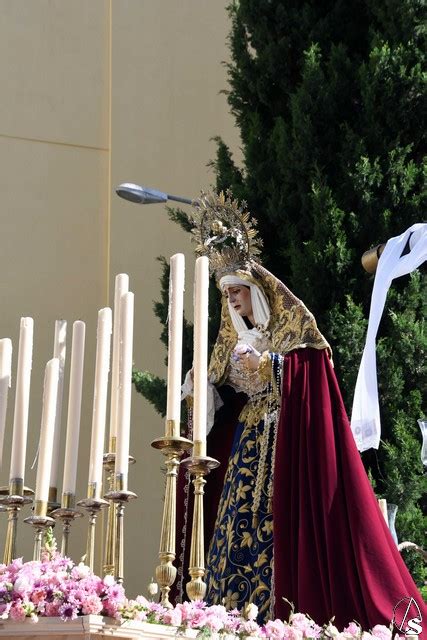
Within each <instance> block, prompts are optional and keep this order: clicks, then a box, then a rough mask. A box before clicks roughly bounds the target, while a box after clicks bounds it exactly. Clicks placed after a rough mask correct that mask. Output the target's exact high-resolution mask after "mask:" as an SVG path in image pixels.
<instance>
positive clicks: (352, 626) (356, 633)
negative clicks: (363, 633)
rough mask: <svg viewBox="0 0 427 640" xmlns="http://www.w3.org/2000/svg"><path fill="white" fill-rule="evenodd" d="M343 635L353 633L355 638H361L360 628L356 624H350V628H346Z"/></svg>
mask: <svg viewBox="0 0 427 640" xmlns="http://www.w3.org/2000/svg"><path fill="white" fill-rule="evenodd" d="M343 633H351V634H352V635H353V636H356V637H359V635H360V627H359V625H358V624H357V623H356V622H350V624H349V625H348V627H345V629H344V631H343Z"/></svg>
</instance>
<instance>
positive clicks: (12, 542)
mask: <svg viewBox="0 0 427 640" xmlns="http://www.w3.org/2000/svg"><path fill="white" fill-rule="evenodd" d="M33 495H34V491H33V490H32V489H28V487H24V481H23V479H22V478H15V479H13V480H11V481H10V483H9V486H8V487H1V488H0V496H1V497H0V504H1V505H4V506H5V507H6V509H7V513H8V520H7V532H6V542H5V547H4V555H3V562H4V564H10V563H11V562H12V560H13V559H14V558H16V555H17V554H16V536H17V530H18V513H19V511H20V509H21V507H23V506H24V505H26V504H30V503H31V502H32V496H33Z"/></svg>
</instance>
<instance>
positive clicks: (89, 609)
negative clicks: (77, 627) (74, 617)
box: [82, 594, 103, 616]
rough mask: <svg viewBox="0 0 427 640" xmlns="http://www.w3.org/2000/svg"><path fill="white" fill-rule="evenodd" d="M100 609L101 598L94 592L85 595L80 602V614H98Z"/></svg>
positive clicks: (101, 605)
mask: <svg viewBox="0 0 427 640" xmlns="http://www.w3.org/2000/svg"><path fill="white" fill-rule="evenodd" d="M102 609H103V604H102V602H101V599H100V598H99V597H98V596H96V595H95V594H93V595H90V596H87V597H86V598H85V599H84V600H83V602H82V614H83V615H84V616H90V615H98V613H101V611H102Z"/></svg>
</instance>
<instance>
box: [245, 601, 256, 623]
mask: <svg viewBox="0 0 427 640" xmlns="http://www.w3.org/2000/svg"><path fill="white" fill-rule="evenodd" d="M244 615H245V618H247V620H255V618H256V617H257V615H258V607H257V606H256V604H254V603H253V602H251V603H249V604H247V605H246V607H245V612H244Z"/></svg>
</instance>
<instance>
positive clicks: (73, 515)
mask: <svg viewBox="0 0 427 640" xmlns="http://www.w3.org/2000/svg"><path fill="white" fill-rule="evenodd" d="M75 504H76V496H75V495H74V493H63V494H62V500H61V505H60V506H59V508H58V509H55V510H54V511H52V513H51V514H50V515H51V516H52V517H53V518H55V520H61V521H62V542H61V555H62V556H67V557H68V543H69V537H70V530H71V525H72V523H73V522H74V520H76V519H77V518H81V517H83V514H82V512H81V511H78V510H77V509H76V508H75Z"/></svg>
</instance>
